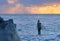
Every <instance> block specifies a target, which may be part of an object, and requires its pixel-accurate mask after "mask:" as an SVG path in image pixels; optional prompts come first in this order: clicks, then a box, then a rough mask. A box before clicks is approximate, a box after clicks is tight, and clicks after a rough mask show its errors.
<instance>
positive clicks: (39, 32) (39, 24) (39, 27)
mask: <svg viewBox="0 0 60 41" xmlns="http://www.w3.org/2000/svg"><path fill="white" fill-rule="evenodd" d="M37 30H38V35H40V34H41V23H40V21H39V20H38V22H37Z"/></svg>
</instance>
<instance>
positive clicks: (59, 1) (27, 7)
mask: <svg viewBox="0 0 60 41" xmlns="http://www.w3.org/2000/svg"><path fill="white" fill-rule="evenodd" d="M0 14H60V0H0Z"/></svg>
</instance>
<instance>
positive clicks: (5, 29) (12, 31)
mask: <svg viewBox="0 0 60 41" xmlns="http://www.w3.org/2000/svg"><path fill="white" fill-rule="evenodd" d="M0 41H20V38H19V37H18V35H17V32H16V24H14V23H13V19H9V20H7V21H4V20H3V18H1V17H0Z"/></svg>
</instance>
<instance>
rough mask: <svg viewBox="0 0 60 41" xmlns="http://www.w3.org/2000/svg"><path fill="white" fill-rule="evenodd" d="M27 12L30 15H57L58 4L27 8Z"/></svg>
mask: <svg viewBox="0 0 60 41" xmlns="http://www.w3.org/2000/svg"><path fill="white" fill-rule="evenodd" d="M28 12H29V13H31V14H36V13H37V14H59V13H60V4H52V5H45V6H31V7H29V8H28Z"/></svg>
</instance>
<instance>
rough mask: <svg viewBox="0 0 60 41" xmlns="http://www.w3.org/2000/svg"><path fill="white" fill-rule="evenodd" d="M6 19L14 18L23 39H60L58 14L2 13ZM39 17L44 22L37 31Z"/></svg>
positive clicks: (59, 40) (22, 40) (42, 40)
mask: <svg viewBox="0 0 60 41" xmlns="http://www.w3.org/2000/svg"><path fill="white" fill-rule="evenodd" d="M0 17H3V18H4V20H8V19H13V21H14V23H15V24H16V25H17V26H16V31H17V34H18V36H19V37H20V40H21V41H60V15H58V14H55V15H54V14H46V15H45V14H0ZM38 19H39V20H40V22H41V23H42V30H41V35H38V32H37V21H38Z"/></svg>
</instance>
